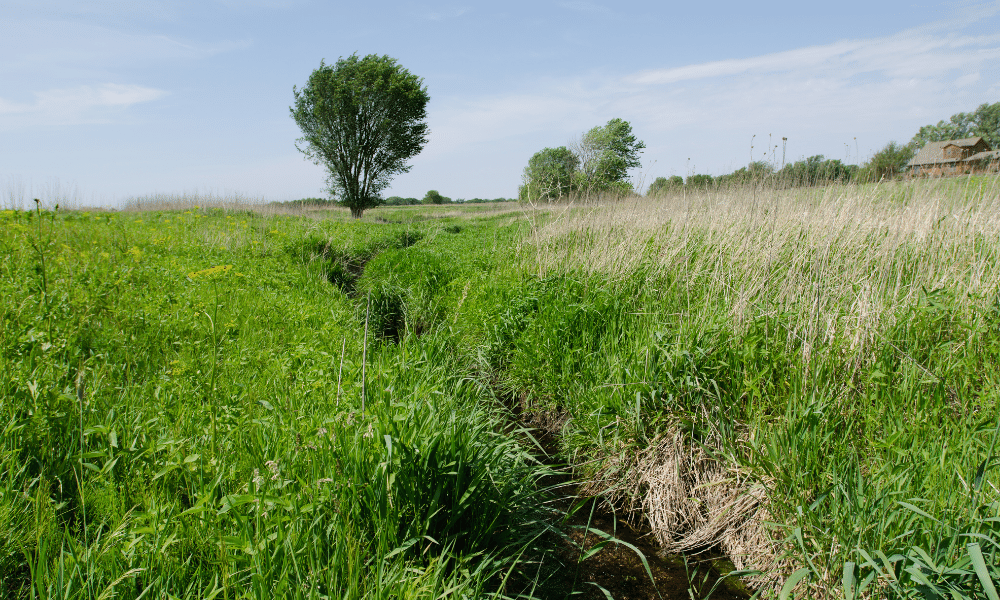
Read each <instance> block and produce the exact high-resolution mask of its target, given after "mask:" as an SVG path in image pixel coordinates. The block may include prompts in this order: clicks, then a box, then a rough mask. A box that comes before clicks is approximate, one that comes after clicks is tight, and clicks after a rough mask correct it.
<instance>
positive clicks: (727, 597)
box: [504, 400, 750, 600]
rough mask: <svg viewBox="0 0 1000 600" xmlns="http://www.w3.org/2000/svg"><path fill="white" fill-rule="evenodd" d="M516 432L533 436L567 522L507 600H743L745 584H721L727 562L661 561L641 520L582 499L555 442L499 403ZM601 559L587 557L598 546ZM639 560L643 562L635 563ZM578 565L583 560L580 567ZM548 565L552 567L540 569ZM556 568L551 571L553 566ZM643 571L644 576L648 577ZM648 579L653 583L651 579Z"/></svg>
mask: <svg viewBox="0 0 1000 600" xmlns="http://www.w3.org/2000/svg"><path fill="white" fill-rule="evenodd" d="M504 405H505V408H507V409H508V410H509V411H510V414H511V417H512V419H513V421H514V423H513V424H514V425H515V426H516V427H520V428H523V429H525V430H528V431H530V432H531V434H532V435H533V436H534V437H535V440H536V441H537V442H538V445H539V446H540V447H541V449H540V450H536V451H535V453H534V454H535V456H536V458H537V459H538V460H539V461H541V462H544V463H546V464H548V465H549V466H550V467H553V468H554V469H555V470H556V474H554V475H552V476H550V478H549V480H548V481H546V482H544V483H545V484H546V486H547V487H550V488H553V489H559V490H560V493H558V494H557V496H558V497H557V499H556V500H555V508H556V509H557V510H558V511H560V512H562V513H563V514H566V515H568V517H567V518H566V520H565V521H563V522H562V523H560V524H559V525H558V529H559V530H561V531H562V532H563V533H562V535H563V536H564V537H562V539H557V540H550V541H549V544H550V545H549V548H551V547H552V546H555V548H556V551H555V552H551V551H550V552H549V553H547V554H544V556H545V558H544V559H542V560H541V561H540V562H541V564H539V565H538V567H537V571H536V573H535V574H534V576H531V575H530V574H524V573H522V574H521V575H520V576H518V577H514V578H511V580H510V581H508V584H507V586H506V589H505V590H504V591H505V592H506V593H508V594H509V595H511V596H512V597H517V596H518V595H521V594H523V595H530V596H532V597H534V598H539V599H540V600H555V599H556V598H559V599H565V598H567V597H569V596H570V595H572V597H574V598H580V599H581V600H608V598H609V597H610V598H613V599H614V600H692V598H694V599H697V600H702V599H712V600H745V599H747V598H749V597H750V593H749V590H747V589H746V587H745V586H743V584H742V583H741V582H740V581H738V580H736V579H731V578H724V577H723V575H724V573H723V572H721V571H720V567H722V568H724V569H725V572H729V571H731V570H733V567H732V565H731V564H728V561H727V560H726V559H725V557H723V556H721V555H719V554H718V553H713V552H711V551H706V552H704V553H698V554H696V555H694V554H692V555H687V556H684V555H663V554H662V553H661V550H660V547H659V545H658V544H657V542H656V541H655V538H654V537H653V535H652V534H653V530H652V528H651V527H650V526H649V524H648V522H647V521H646V519H645V518H642V521H641V525H640V526H638V527H635V526H633V525H632V524H630V523H629V522H628V520H627V519H626V518H625V516H624V515H622V514H614V513H612V512H611V511H609V510H608V509H607V508H605V507H603V506H602V503H601V502H600V499H599V498H592V497H588V496H581V495H580V493H579V482H577V481H574V480H573V478H572V475H571V474H570V472H569V467H568V466H563V463H560V462H559V460H558V456H559V451H558V434H557V433H555V432H553V431H548V430H546V429H544V428H539V427H538V426H537V423H533V422H531V420H530V419H528V418H526V415H525V414H524V413H523V411H521V410H520V405H519V403H518V402H517V401H516V400H512V401H510V402H505V403H504ZM601 544H603V547H601V548H600V549H599V550H598V551H596V552H593V553H591V551H593V550H594V549H595V548H597V547H598V546H599V545H601ZM640 554H641V556H640ZM581 558H582V559H583V560H581ZM545 560H548V561H549V562H550V564H548V565H545V564H544V562H545ZM552 562H555V563H556V564H551V563H552ZM727 565H728V567H727ZM647 569H648V570H647ZM650 576H652V577H650Z"/></svg>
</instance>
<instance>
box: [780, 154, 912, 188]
mask: <svg viewBox="0 0 1000 600" xmlns="http://www.w3.org/2000/svg"><path fill="white" fill-rule="evenodd" d="M907 160H909V159H907ZM857 170H858V167H857V165H845V164H844V163H842V162H841V161H840V160H837V159H827V158H826V157H825V156H823V155H822V154H817V155H815V156H810V157H809V158H807V159H805V160H799V161H796V162H794V163H789V164H787V165H785V166H784V168H782V169H781V171H779V172H778V176H779V178H780V179H781V181H782V183H784V184H785V185H788V186H792V187H800V186H814V185H825V184H827V183H830V182H832V181H850V180H851V179H852V178H853V177H854V173H855V172H856V171H857Z"/></svg>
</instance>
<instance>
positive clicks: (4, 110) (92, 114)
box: [0, 83, 167, 128]
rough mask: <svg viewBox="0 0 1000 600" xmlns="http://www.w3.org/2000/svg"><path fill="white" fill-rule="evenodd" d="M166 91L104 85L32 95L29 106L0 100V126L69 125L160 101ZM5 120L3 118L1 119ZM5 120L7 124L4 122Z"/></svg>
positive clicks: (142, 87) (123, 85)
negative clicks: (42, 123) (137, 105)
mask: <svg viewBox="0 0 1000 600" xmlns="http://www.w3.org/2000/svg"><path fill="white" fill-rule="evenodd" d="M166 93H167V92H165V91H163V90H158V89H155V88H149V87H144V86H141V85H127V84H116V83H105V84H101V85H81V86H77V87H73V88H64V89H52V90H46V91H42V92H35V94H34V97H35V101H34V102H31V103H18V102H11V101H8V100H4V99H3V98H0V125H6V126H7V127H6V128H11V127H16V126H18V125H33V124H36V123H39V122H47V123H52V124H72V123H78V122H93V121H95V120H96V121H100V120H104V119H106V118H107V116H106V111H107V110H108V109H123V108H128V107H129V106H132V105H134V104H139V103H142V102H151V101H153V100H157V99H159V98H162V97H163V96H164V95H165V94H166ZM5 116H6V117H8V118H6V119H3V118H2V117H5ZM5 121H6V122H5Z"/></svg>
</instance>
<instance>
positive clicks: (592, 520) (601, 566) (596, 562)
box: [320, 234, 750, 600]
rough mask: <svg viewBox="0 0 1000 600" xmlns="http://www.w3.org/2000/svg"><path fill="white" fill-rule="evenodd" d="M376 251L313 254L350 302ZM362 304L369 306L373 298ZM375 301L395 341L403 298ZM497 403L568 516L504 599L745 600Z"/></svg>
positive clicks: (707, 558)
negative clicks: (521, 433)
mask: <svg viewBox="0 0 1000 600" xmlns="http://www.w3.org/2000/svg"><path fill="white" fill-rule="evenodd" d="M417 240H419V237H411V236H410V235H409V234H407V235H406V236H404V238H403V239H402V240H400V242H399V243H400V246H401V247H407V246H410V245H412V244H413V243H415V242H416V241H417ZM377 254H378V251H375V252H372V253H369V254H367V255H363V256H352V255H350V254H348V253H344V252H338V251H336V250H334V249H333V248H331V247H329V246H323V247H321V248H320V255H322V256H323V257H324V258H325V259H327V260H329V261H330V263H331V269H330V271H329V273H328V280H329V282H330V283H331V284H333V285H336V286H338V287H340V288H341V290H343V291H344V292H345V293H346V294H347V295H348V296H351V297H352V298H357V294H356V288H355V283H356V282H357V281H358V279H360V278H361V276H362V275H363V273H364V269H365V265H366V264H367V263H368V261H370V260H371V259H372V258H374V256H375V255H377ZM368 300H369V302H371V301H372V298H371V297H369V299H368ZM378 302H385V303H387V306H384V307H383V306H378V309H379V310H377V311H376V312H377V313H378V314H380V315H382V316H384V317H387V322H386V323H380V325H379V326H378V327H376V329H375V330H376V331H379V330H380V328H384V329H385V331H382V334H383V336H384V337H386V338H387V339H390V340H391V341H393V342H395V341H398V339H399V335H400V332H401V331H402V330H403V329H404V328H405V324H404V322H403V320H404V319H405V317H404V311H403V308H402V298H395V297H393V298H381V297H380V298H379V299H378V300H377V302H376V304H378ZM397 304H398V306H397ZM390 305H391V306H390ZM489 387H491V388H492V389H493V390H494V393H495V395H496V397H497V398H503V397H504V396H505V395H504V394H501V393H498V390H497V389H496V387H495V386H493V385H490V386H489ZM503 404H504V405H505V407H506V408H507V409H508V411H509V412H510V414H511V417H512V425H514V426H517V427H520V428H524V429H525V430H529V431H531V432H532V435H533V436H534V437H535V439H536V441H537V442H538V443H539V445H540V446H541V450H540V451H536V452H535V456H536V458H538V460H539V461H541V462H544V463H546V464H548V465H549V466H550V467H553V468H554V469H555V474H554V475H552V476H550V481H546V482H545V484H546V485H547V486H548V487H550V488H552V489H560V490H562V491H563V493H562V494H561V496H559V497H557V498H556V499H555V500H554V505H555V508H556V509H557V511H559V512H561V513H562V514H564V515H567V517H566V518H565V520H563V521H562V522H561V523H559V524H558V530H560V531H561V538H560V537H557V536H553V539H550V540H546V541H543V546H544V547H545V549H546V550H547V551H542V552H541V553H540V557H541V558H540V559H539V560H538V563H537V570H536V572H535V573H534V575H533V576H532V575H530V574H528V573H523V572H522V573H519V574H514V575H512V576H511V577H509V578H508V579H507V580H506V582H505V583H504V586H503V587H504V590H503V591H504V593H505V594H506V595H508V596H509V597H524V596H529V597H532V598H538V599H540V600H555V599H557V598H559V599H565V598H567V597H569V596H572V597H574V598H579V599H580V600H608V599H609V598H611V599H613V600H692V598H694V599H697V600H708V599H713V600H745V599H747V598H749V597H750V594H749V593H748V590H747V589H746V588H745V587H744V586H743V584H742V583H741V582H739V581H738V580H734V579H727V578H724V573H723V572H720V570H719V566H720V565H726V563H728V561H726V560H725V557H722V556H720V555H719V554H718V553H712V552H710V551H707V552H704V553H699V554H697V555H688V556H684V555H666V556H665V555H663V554H661V552H660V548H659V545H658V544H657V543H656V541H655V540H654V538H653V535H652V534H653V530H652V528H651V527H650V526H649V524H648V522H647V521H646V520H645V518H643V519H642V522H641V523H642V524H641V525H640V526H639V527H634V526H633V525H632V524H630V523H629V522H628V520H627V519H626V518H625V517H624V515H618V514H615V513H612V512H610V511H609V510H607V509H606V508H604V507H603V506H601V502H600V500H599V498H592V497H587V496H582V495H581V494H580V493H579V483H578V482H576V481H574V480H573V478H572V476H571V475H570V473H569V467H562V472H560V469H559V463H558V460H557V458H558V455H559V452H558V437H557V435H558V434H557V433H555V432H554V431H550V430H548V429H546V428H544V426H543V427H539V426H537V425H538V424H537V423H532V422H530V419H527V418H526V415H525V414H524V412H523V410H522V407H521V404H520V402H518V401H517V400H516V399H514V398H508V399H507V401H506V402H503ZM553 549H555V551H554V552H553V551H552V550H553ZM546 561H548V564H546ZM553 563H554V564H553ZM731 570H732V566H731V565H729V566H728V568H726V569H725V571H726V572H728V571H731Z"/></svg>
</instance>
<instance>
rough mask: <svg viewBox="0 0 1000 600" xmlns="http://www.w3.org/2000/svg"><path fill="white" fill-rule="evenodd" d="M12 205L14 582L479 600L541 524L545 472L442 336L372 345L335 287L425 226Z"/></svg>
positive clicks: (7, 459) (7, 256) (10, 497)
mask: <svg viewBox="0 0 1000 600" xmlns="http://www.w3.org/2000/svg"><path fill="white" fill-rule="evenodd" d="M0 218H2V220H3V227H2V233H0V245H2V248H3V256H4V260H3V263H2V267H0V273H2V275H0V286H2V291H3V297H4V303H3V318H2V321H0V322H2V329H0V353H2V354H0V356H2V368H0V373H2V374H0V415H2V421H3V430H2V434H0V463H2V465H3V471H2V472H3V476H2V478H0V519H2V522H0V530H2V531H3V534H2V537H0V580H2V581H3V584H2V585H3V590H2V593H0V595H3V596H4V597H9V598H55V597H59V598H109V597H123V598H140V597H144V598H148V597H158V598H159V597H171V598H213V597H223V598H224V597H234V598H235V597H238V598H273V597H288V598H327V597H345V598H398V597H412V598H438V597H468V596H476V595H479V594H483V593H486V592H487V591H489V590H495V589H497V585H499V583H498V582H499V581H500V579H501V578H502V577H503V573H505V572H506V571H507V570H509V569H511V568H513V566H514V563H515V561H516V560H517V558H516V557H517V556H518V555H519V553H520V552H521V548H523V546H524V544H526V543H527V542H529V541H530V540H531V539H532V538H533V536H535V535H536V534H537V532H538V531H540V529H541V528H543V524H542V523H541V522H540V521H539V517H540V515H542V512H541V511H542V503H541V501H540V500H539V493H540V492H539V491H538V489H539V486H538V485H536V484H537V480H538V478H539V477H540V476H541V474H543V473H544V472H545V469H543V468H541V467H539V466H538V465H537V463H536V462H535V461H534V460H533V459H532V458H531V457H530V456H529V455H528V454H526V452H525V451H524V449H523V447H522V446H521V445H520V444H519V443H518V442H516V440H515V439H514V438H512V437H510V436H508V435H505V434H504V433H503V431H504V427H505V426H504V425H503V424H502V423H501V421H500V416H499V415H498V413H496V410H495V408H491V406H492V404H491V403H490V401H489V398H490V395H489V393H488V390H486V389H485V388H483V387H482V386H480V385H479V384H477V383H476V382H475V381H474V380H473V379H471V378H469V377H468V374H467V369H466V367H465V366H464V364H465V363H463V362H462V361H459V360H458V359H457V358H456V356H457V355H456V352H455V348H454V345H453V344H452V343H451V342H450V341H449V339H448V338H447V336H444V335H439V334H434V335H425V336H422V337H419V338H418V337H416V336H408V337H407V336H402V337H400V339H398V341H397V342H396V343H385V342H382V343H380V342H379V341H378V340H377V339H373V340H370V342H369V344H370V347H368V348H367V349H366V348H364V345H365V340H364V338H363V335H362V331H363V328H364V320H365V311H364V310H363V305H364V300H365V299H364V294H360V297H358V296H359V295H355V296H353V297H352V296H348V295H346V294H345V292H344V291H343V290H342V289H341V288H340V287H338V286H336V285H331V279H330V274H331V272H333V270H334V269H335V268H336V266H337V260H338V257H343V256H350V257H358V258H359V259H360V260H362V261H368V260H370V259H371V258H372V257H373V256H375V255H376V254H377V253H378V252H381V251H385V250H387V249H391V248H402V247H407V246H411V245H412V244H413V243H415V242H416V241H418V240H419V239H420V238H421V236H422V234H419V235H418V234H417V232H415V231H414V230H412V228H409V227H408V226H387V225H384V224H373V223H362V224H345V223H338V222H335V221H315V220H313V219H309V218H299V217H292V216H265V215H259V214H257V213H254V212H245V211H242V210H241V211H235V212H234V211H232V210H222V209H215V208H213V209H205V208H201V207H195V206H189V207H186V209H185V210H176V211H161V212H123V213H100V214H90V213H80V212H66V211H62V212H59V211H45V210H41V209H39V210H37V211H34V212H24V211H4V212H3V213H2V215H0ZM342 348H343V349H344V350H343V352H342V350H341V349H342ZM363 356H364V357H366V359H367V364H366V365H362V357H363ZM362 373H365V375H364V377H363V376H362ZM363 388H364V389H363ZM363 397H364V398H366V399H367V403H366V407H365V411H364V412H362V411H361V405H362V398H363Z"/></svg>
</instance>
